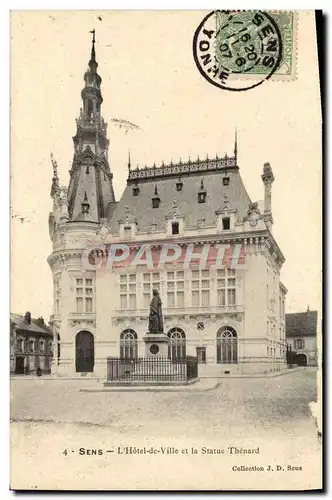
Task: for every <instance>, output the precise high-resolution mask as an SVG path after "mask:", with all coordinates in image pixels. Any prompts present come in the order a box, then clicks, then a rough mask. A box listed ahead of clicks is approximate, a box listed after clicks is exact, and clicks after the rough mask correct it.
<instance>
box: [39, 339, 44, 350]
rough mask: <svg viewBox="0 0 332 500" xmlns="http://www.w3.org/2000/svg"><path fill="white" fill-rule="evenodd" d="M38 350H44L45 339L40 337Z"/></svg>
mask: <svg viewBox="0 0 332 500" xmlns="http://www.w3.org/2000/svg"><path fill="white" fill-rule="evenodd" d="M39 350H40V352H45V341H44V340H42V339H41V340H40V341H39Z"/></svg>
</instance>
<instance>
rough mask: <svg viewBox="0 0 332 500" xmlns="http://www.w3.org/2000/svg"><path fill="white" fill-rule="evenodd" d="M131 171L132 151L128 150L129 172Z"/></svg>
mask: <svg viewBox="0 0 332 500" xmlns="http://www.w3.org/2000/svg"><path fill="white" fill-rule="evenodd" d="M130 169H131V160H130V149H128V170H129V171H130Z"/></svg>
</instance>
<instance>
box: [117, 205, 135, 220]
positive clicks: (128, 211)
mask: <svg viewBox="0 0 332 500" xmlns="http://www.w3.org/2000/svg"><path fill="white" fill-rule="evenodd" d="M124 212H125V213H124V216H123V217H121V219H120V220H119V221H118V222H119V224H137V219H136V217H135V216H134V214H133V207H131V206H130V205H126V206H125V208H124Z"/></svg>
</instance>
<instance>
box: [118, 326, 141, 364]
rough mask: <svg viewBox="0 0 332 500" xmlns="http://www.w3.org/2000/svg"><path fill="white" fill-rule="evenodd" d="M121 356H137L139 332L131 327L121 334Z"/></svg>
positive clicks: (131, 357) (130, 357)
mask: <svg viewBox="0 0 332 500" xmlns="http://www.w3.org/2000/svg"><path fill="white" fill-rule="evenodd" d="M120 358H122V359H135V358H137V333H136V332H135V331H134V330H132V329H131V328H127V330H124V331H123V332H122V333H121V335H120Z"/></svg>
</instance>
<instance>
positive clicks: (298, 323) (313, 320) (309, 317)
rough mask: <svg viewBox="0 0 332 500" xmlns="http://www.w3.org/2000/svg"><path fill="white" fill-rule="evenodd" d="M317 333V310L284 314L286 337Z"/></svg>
mask: <svg viewBox="0 0 332 500" xmlns="http://www.w3.org/2000/svg"><path fill="white" fill-rule="evenodd" d="M310 335H317V311H306V312H303V313H291V314H286V337H308V336H310Z"/></svg>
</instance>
